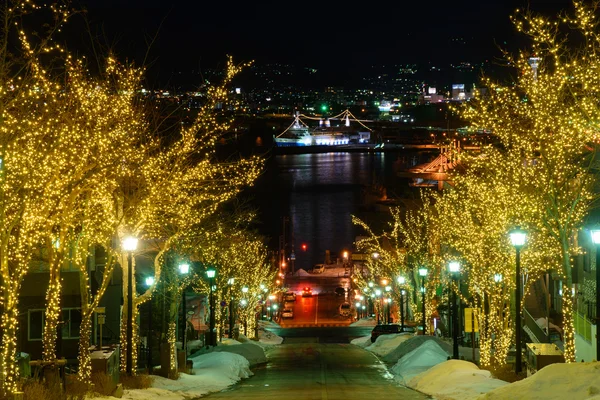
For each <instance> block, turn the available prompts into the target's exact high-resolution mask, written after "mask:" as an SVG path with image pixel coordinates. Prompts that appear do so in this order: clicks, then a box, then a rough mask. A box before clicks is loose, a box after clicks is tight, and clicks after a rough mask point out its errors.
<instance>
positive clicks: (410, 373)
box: [392, 340, 449, 385]
mask: <svg viewBox="0 0 600 400" xmlns="http://www.w3.org/2000/svg"><path fill="white" fill-rule="evenodd" d="M448 356H449V355H448V353H446V351H445V350H444V349H442V348H441V347H440V345H439V344H437V343H436V342H435V341H434V340H427V341H426V342H424V343H423V344H421V345H420V346H419V347H417V348H416V349H414V350H413V351H411V352H410V353H408V354H406V355H404V357H402V358H401V359H400V360H398V362H397V363H396V365H394V366H393V367H392V373H393V374H394V375H395V379H396V380H397V381H398V382H400V383H401V384H403V385H406V384H407V383H408V381H410V380H411V379H412V378H414V377H415V376H416V375H419V374H420V373H423V372H425V371H427V370H428V369H429V368H431V367H433V366H434V365H437V364H440V363H443V362H445V361H447V360H448Z"/></svg>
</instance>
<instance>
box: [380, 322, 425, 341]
mask: <svg viewBox="0 0 600 400" xmlns="http://www.w3.org/2000/svg"><path fill="white" fill-rule="evenodd" d="M402 332H409V333H414V332H415V328H414V327H413V326H407V325H404V326H402V325H396V324H388V325H384V324H380V325H376V326H375V327H374V328H373V330H372V331H371V343H374V342H375V341H376V340H377V338H378V337H379V336H381V335H391V334H394V333H402Z"/></svg>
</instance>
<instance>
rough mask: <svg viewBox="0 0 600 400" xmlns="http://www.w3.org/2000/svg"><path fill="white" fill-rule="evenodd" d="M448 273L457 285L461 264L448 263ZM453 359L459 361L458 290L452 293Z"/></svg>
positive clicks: (455, 262)
mask: <svg viewBox="0 0 600 400" xmlns="http://www.w3.org/2000/svg"><path fill="white" fill-rule="evenodd" d="M448 271H450V275H451V277H452V280H453V281H454V282H455V283H456V280H457V277H458V273H459V271H460V263H458V262H457V261H451V262H450V263H448ZM452 358H453V359H455V360H458V312H457V310H456V290H453V291H452Z"/></svg>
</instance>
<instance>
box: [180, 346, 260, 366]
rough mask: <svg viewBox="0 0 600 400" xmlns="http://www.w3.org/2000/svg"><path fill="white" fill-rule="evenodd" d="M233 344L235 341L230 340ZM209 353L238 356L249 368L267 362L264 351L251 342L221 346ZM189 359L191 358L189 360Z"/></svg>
mask: <svg viewBox="0 0 600 400" xmlns="http://www.w3.org/2000/svg"><path fill="white" fill-rule="evenodd" d="M232 342H235V340H232ZM210 351H211V352H227V353H234V354H239V355H241V356H242V357H244V358H245V359H246V360H248V362H249V363H250V367H254V366H256V365H260V364H264V363H266V362H267V356H266V355H265V350H264V349H263V348H262V347H261V346H259V345H257V344H256V342H253V341H251V340H249V341H248V342H246V343H239V342H237V345H231V344H228V345H221V346H217V347H213V348H212V349H211V350H210ZM190 359H191V358H190Z"/></svg>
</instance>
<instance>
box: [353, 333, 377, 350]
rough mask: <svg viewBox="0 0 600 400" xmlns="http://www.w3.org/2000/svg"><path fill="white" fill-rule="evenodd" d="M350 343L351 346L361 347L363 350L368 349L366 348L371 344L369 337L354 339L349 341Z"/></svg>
mask: <svg viewBox="0 0 600 400" xmlns="http://www.w3.org/2000/svg"><path fill="white" fill-rule="evenodd" d="M350 343H351V344H353V345H356V346H359V347H362V348H363V349H364V348H365V347H368V346H370V345H371V344H372V343H371V335H369V336H363V337H359V338H356V339H352V340H351V341H350Z"/></svg>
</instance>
